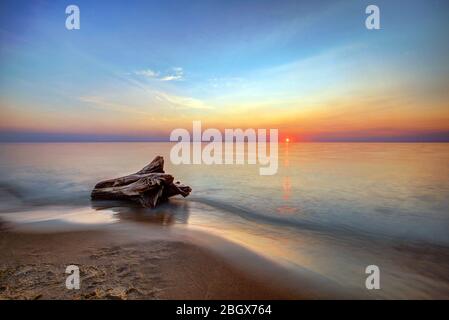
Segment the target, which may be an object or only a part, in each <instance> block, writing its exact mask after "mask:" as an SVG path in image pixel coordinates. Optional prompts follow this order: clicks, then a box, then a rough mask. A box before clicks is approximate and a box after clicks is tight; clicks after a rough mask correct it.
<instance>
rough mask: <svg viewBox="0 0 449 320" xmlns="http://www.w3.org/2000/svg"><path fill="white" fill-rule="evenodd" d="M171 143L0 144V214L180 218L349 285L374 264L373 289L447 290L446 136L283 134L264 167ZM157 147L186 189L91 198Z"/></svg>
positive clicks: (383, 293)
mask: <svg viewBox="0 0 449 320" xmlns="http://www.w3.org/2000/svg"><path fill="white" fill-rule="evenodd" d="M170 147H171V145H170V144H168V143H80V144H77V143H68V144H58V143H53V144H0V200H1V201H0V211H1V218H3V219H5V220H11V221H16V222H32V221H43V220H51V219H53V220H55V221H63V222H64V223H73V224H80V223H81V224H86V223H89V224H95V223H105V222H106V223H117V222H119V221H121V220H127V219H131V220H133V221H139V222H141V223H154V224H161V225H171V226H172V227H175V228H176V227H177V226H181V225H187V227H188V228H199V229H202V230H207V231H209V232H212V233H215V234H218V235H220V236H222V237H225V238H227V239H229V240H232V241H234V242H237V243H239V244H241V245H243V246H245V247H247V248H250V249H251V250H254V251H256V252H258V253H260V254H262V255H264V256H266V257H268V258H270V259H272V260H273V261H276V262H277V263H280V264H283V265H284V266H285V267H286V268H296V267H302V268H308V269H310V270H313V271H314V272H316V273H318V274H321V275H323V276H324V277H327V278H329V279H331V280H332V281H334V282H336V283H338V284H340V285H341V286H343V287H345V288H348V289H350V290H353V291H354V292H355V293H360V294H366V293H367V290H366V289H365V285H364V283H365V278H366V275H365V273H364V271H365V267H366V266H368V265H372V264H374V265H377V266H379V268H380V270H381V288H382V289H381V290H377V291H375V292H372V291H371V292H369V295H372V296H373V297H388V298H449V165H448V164H449V144H410V143H409V144H396V143H391V144H377V143H370V144H363V143H347V144H340V143H330V144H327V143H305V144H299V143H296V144H283V145H280V150H279V156H280V160H279V171H278V174H277V175H275V176H260V175H259V174H258V172H259V171H258V168H259V166H258V165H231V166H224V165H222V166H219V165H215V166H206V165H190V166H188V165H182V166H174V165H171V164H170V161H169V152H170ZM156 155H162V156H164V158H165V159H166V165H165V168H166V171H167V172H169V173H172V174H173V175H174V176H175V177H176V179H178V180H180V181H182V182H184V183H186V184H188V185H190V186H192V188H193V192H192V194H191V195H190V196H189V197H188V198H186V199H182V198H181V199H177V200H174V201H171V202H170V203H169V204H166V205H163V206H162V207H160V208H158V209H156V210H153V211H148V210H142V209H138V208H126V207H122V206H120V205H115V207H114V204H104V203H91V202H90V198H89V194H90V191H91V189H92V187H93V185H94V184H95V183H96V182H98V181H99V180H102V179H107V178H111V177H117V176H120V175H126V174H129V173H132V172H135V171H137V170H139V169H141V168H142V167H143V166H144V165H146V164H147V163H148V162H150V161H151V160H152V158H153V157H154V156H156ZM105 207H107V209H106V210H102V209H103V208H105ZM111 207H112V208H111ZM298 285H300V284H298Z"/></svg>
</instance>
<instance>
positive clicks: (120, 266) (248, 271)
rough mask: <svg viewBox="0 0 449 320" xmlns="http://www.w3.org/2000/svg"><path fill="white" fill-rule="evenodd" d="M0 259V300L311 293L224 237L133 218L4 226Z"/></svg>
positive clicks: (292, 295) (0, 235)
mask: <svg viewBox="0 0 449 320" xmlns="http://www.w3.org/2000/svg"><path fill="white" fill-rule="evenodd" d="M200 239H202V242H201V240H200ZM205 243H208V245H205ZM211 246H215V249H216V250H213V249H211ZM220 251H221V252H227V253H229V254H228V255H227V257H225V256H223V255H222V254H220ZM242 256H245V257H246V258H245V259H244V261H243V260H241V258H242ZM239 260H240V262H239ZM0 261H1V262H0V299H187V300H188V299H230V300H232V299H250V300H252V299H262V300H263V299H304V298H306V299H307V298H317V297H314V296H315V295H314V294H313V291H310V292H308V289H306V288H307V286H306V287H302V288H301V290H298V289H296V290H295V288H292V287H288V286H287V285H286V284H287V283H288V280H289V276H288V275H287V274H286V273H285V272H284V270H281V268H280V267H279V266H276V265H274V264H272V263H270V262H269V261H265V260H264V259H263V258H261V257H258V256H257V255H255V254H254V253H251V252H249V251H248V250H246V249H244V248H239V247H238V246H236V245H235V244H232V243H227V242H226V241H225V240H224V239H219V238H217V237H215V236H209V235H205V234H201V232H192V231H188V230H183V229H181V230H175V229H173V228H161V227H159V228H157V227H153V226H150V227H149V226H139V225H137V224H133V223H120V224H111V225H106V226H103V227H101V228H98V229H92V230H77V231H73V230H71V231H39V232H35V231H31V230H29V229H27V228H23V226H20V225H18V226H12V227H11V226H9V225H3V226H2V227H1V228H0ZM71 264H75V265H77V266H79V268H80V280H81V288H80V290H68V289H66V288H65V279H66V277H67V276H68V275H67V274H65V268H66V266H68V265H71ZM267 275H271V277H270V278H266V277H267ZM281 278H282V279H283V280H281V281H279V280H280V279H281ZM290 280H291V279H290Z"/></svg>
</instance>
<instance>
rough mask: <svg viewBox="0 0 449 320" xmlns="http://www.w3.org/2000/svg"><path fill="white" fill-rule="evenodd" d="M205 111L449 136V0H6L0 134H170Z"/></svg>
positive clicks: (264, 124) (207, 119) (256, 120)
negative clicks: (375, 15) (374, 17)
mask: <svg viewBox="0 0 449 320" xmlns="http://www.w3.org/2000/svg"><path fill="white" fill-rule="evenodd" d="M70 4H75V5H77V6H78V7H79V9H80V29H79V30H67V29H66V27H65V20H66V17H67V14H66V13H65V9H66V7H67V6H68V5H70ZM369 4H375V5H377V6H378V7H379V9H380V26H381V28H380V30H368V29H367V28H366V27H365V19H366V18H367V16H368V15H367V14H366V13H365V8H366V7H367V6H368V5H369ZM194 120H199V121H201V122H202V125H203V128H218V129H220V130H223V129H225V128H243V129H245V128H254V129H257V128H266V129H270V128H273V129H279V134H280V137H281V139H285V138H286V137H289V138H290V139H291V140H292V141H298V142H300V141H449V2H448V1H445V0H440V1H438V0H428V1H413V0H409V1H397V0H389V1H380V0H371V1H363V0H353V1H347V0H343V1H338V0H333V1H287V0H282V1H265V0H257V1H256V0H254V1H253V0H239V1H234V0H227V1H213V0H208V1H194V0H192V1H181V0H179V1H105V0H99V1H79V0H73V1H70V2H67V1H22V0H15V1H1V2H0V141H147V140H148V141H164V140H168V139H169V135H170V132H171V131H172V130H173V129H176V128H186V129H189V130H191V128H192V121H194Z"/></svg>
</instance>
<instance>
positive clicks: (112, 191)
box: [91, 156, 192, 208]
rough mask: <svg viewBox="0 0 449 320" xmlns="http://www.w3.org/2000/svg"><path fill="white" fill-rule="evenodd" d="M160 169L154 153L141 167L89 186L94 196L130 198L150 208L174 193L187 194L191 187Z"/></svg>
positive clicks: (162, 164) (161, 158) (96, 197)
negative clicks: (150, 159)
mask: <svg viewBox="0 0 449 320" xmlns="http://www.w3.org/2000/svg"><path fill="white" fill-rule="evenodd" d="M173 181H174V178H173V176H172V175H169V174H167V173H165V172H164V158H163V157H161V156H157V157H156V158H154V160H153V161H151V163H150V164H149V165H147V166H146V167H145V168H143V169H142V170H140V171H138V172H136V173H134V174H130V175H128V176H125V177H120V178H116V179H110V180H105V181H101V182H99V183H97V184H96V185H95V187H94V189H93V190H92V193H91V198H92V199H94V200H132V201H139V202H140V203H141V204H142V206H144V207H150V208H154V207H156V206H157V205H158V204H160V203H161V202H164V201H167V200H168V198H170V197H172V196H175V195H178V194H180V195H182V196H183V197H187V196H188V195H189V194H190V192H191V191H192V189H191V188H190V187H189V186H186V185H184V184H182V183H180V182H179V181H176V182H175V183H174V182H173Z"/></svg>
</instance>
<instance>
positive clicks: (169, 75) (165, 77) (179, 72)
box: [134, 67, 184, 81]
mask: <svg viewBox="0 0 449 320" xmlns="http://www.w3.org/2000/svg"><path fill="white" fill-rule="evenodd" d="M134 74H136V75H138V76H143V77H146V78H149V79H154V80H159V81H179V80H183V79H184V70H183V69H182V68H181V67H175V68H171V70H170V71H169V72H166V73H165V74H161V72H159V71H154V70H152V69H143V70H138V71H135V72H134Z"/></svg>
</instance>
